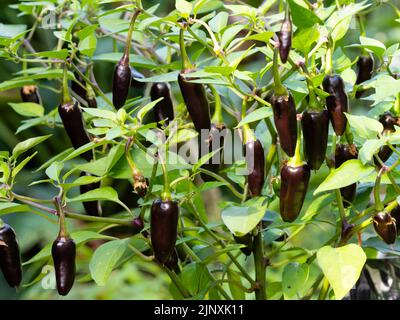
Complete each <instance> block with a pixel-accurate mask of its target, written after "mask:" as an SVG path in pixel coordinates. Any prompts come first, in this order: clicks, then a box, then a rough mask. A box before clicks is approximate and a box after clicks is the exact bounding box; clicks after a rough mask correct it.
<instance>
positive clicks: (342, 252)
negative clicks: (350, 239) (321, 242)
mask: <svg viewBox="0 0 400 320" xmlns="http://www.w3.org/2000/svg"><path fill="white" fill-rule="evenodd" d="M317 260H318V264H319V266H320V267H321V269H322V272H323V273H324V275H325V277H326V278H327V279H328V281H329V283H330V285H331V286H332V288H333V291H334V292H335V298H336V299H337V300H341V299H342V298H343V297H344V296H345V295H346V294H347V293H348V292H349V291H350V289H351V288H352V287H353V286H354V285H355V284H356V282H357V280H358V278H359V277H360V274H361V271H362V269H363V267H364V264H365V262H366V260H367V257H366V255H365V253H364V251H363V249H362V248H361V247H359V246H358V245H355V244H348V245H346V246H343V247H339V248H332V247H330V246H325V247H322V248H321V249H319V250H318V252H317Z"/></svg>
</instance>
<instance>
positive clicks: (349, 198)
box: [335, 144, 358, 208]
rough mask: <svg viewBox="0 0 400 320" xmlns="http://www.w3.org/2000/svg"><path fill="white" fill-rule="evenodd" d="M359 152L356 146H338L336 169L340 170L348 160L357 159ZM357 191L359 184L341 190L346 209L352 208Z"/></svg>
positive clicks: (336, 150)
mask: <svg viewBox="0 0 400 320" xmlns="http://www.w3.org/2000/svg"><path fill="white" fill-rule="evenodd" d="M357 158H358V150H357V147H356V146H355V145H354V144H346V145H344V144H338V145H336V149H335V168H339V167H340V166H341V165H342V164H343V163H345V162H346V161H348V160H352V159H357ZM356 191H357V183H354V184H352V185H350V186H347V187H343V188H340V193H341V195H342V197H343V200H344V201H343V205H344V207H345V208H346V207H348V206H350V204H351V203H352V202H353V201H354V198H355V196H356Z"/></svg>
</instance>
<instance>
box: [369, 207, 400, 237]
mask: <svg viewBox="0 0 400 320" xmlns="http://www.w3.org/2000/svg"><path fill="white" fill-rule="evenodd" d="M372 222H373V225H374V229H375V231H376V233H377V234H378V235H379V236H380V237H381V238H382V240H383V241H385V242H386V243H387V244H392V243H395V242H396V237H397V228H396V220H395V219H393V218H392V216H391V215H390V213H388V212H379V213H377V214H376V215H375V216H374V218H373V220H372Z"/></svg>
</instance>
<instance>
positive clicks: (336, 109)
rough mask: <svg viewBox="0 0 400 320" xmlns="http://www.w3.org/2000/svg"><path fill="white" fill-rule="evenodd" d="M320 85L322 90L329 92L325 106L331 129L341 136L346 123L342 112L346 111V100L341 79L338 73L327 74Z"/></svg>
mask: <svg viewBox="0 0 400 320" xmlns="http://www.w3.org/2000/svg"><path fill="white" fill-rule="evenodd" d="M322 86H323V88H324V91H326V92H327V93H329V94H330V96H329V97H327V98H326V106H327V108H328V111H329V115H330V120H331V122H332V126H333V129H334V131H335V133H336V135H337V136H342V135H343V134H344V132H345V130H346V125H347V118H346V115H345V114H344V113H345V112H348V100H347V95H346V91H345V89H344V83H343V79H342V78H341V77H340V76H338V75H334V76H329V75H327V76H325V78H324V80H323V82H322Z"/></svg>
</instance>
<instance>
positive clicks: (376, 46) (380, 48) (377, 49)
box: [360, 36, 386, 57]
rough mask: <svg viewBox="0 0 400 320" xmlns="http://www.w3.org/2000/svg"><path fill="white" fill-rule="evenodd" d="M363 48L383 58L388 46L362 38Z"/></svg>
mask: <svg viewBox="0 0 400 320" xmlns="http://www.w3.org/2000/svg"><path fill="white" fill-rule="evenodd" d="M360 43H361V46H362V47H363V48H365V49H368V50H370V51H372V52H373V53H375V54H376V55H377V56H378V57H382V56H383V54H384V53H385V51H386V46H385V45H384V44H383V43H382V42H380V41H379V40H376V39H373V38H367V37H363V36H360Z"/></svg>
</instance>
